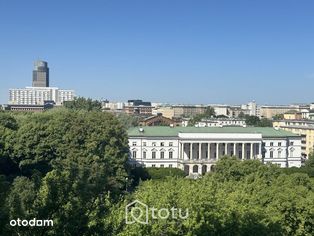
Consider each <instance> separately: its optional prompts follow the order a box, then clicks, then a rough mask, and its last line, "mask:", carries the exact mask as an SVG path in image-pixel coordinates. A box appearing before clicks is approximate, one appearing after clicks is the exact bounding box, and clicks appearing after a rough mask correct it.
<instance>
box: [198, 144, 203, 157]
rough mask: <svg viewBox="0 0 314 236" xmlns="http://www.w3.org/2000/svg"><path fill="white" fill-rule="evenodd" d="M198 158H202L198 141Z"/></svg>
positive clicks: (200, 145)
mask: <svg viewBox="0 0 314 236" xmlns="http://www.w3.org/2000/svg"><path fill="white" fill-rule="evenodd" d="M198 159H199V160H200V159H202V143H198Z"/></svg>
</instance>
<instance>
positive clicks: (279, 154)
mask: <svg viewBox="0 0 314 236" xmlns="http://www.w3.org/2000/svg"><path fill="white" fill-rule="evenodd" d="M278 158H281V151H280V150H278Z"/></svg>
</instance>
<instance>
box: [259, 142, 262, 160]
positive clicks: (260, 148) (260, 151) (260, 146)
mask: <svg viewBox="0 0 314 236" xmlns="http://www.w3.org/2000/svg"><path fill="white" fill-rule="evenodd" d="M258 147H259V150H258V155H259V157H260V159H262V143H259V144H258Z"/></svg>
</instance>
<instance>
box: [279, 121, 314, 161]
mask: <svg viewBox="0 0 314 236" xmlns="http://www.w3.org/2000/svg"><path fill="white" fill-rule="evenodd" d="M273 127H276V128H280V129H283V130H286V131H289V132H292V133H295V134H299V135H301V136H302V154H303V156H308V155H309V154H310V153H311V152H313V150H314V121H313V120H290V119H289V120H276V121H273Z"/></svg>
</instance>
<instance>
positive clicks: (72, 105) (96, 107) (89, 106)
mask: <svg viewBox="0 0 314 236" xmlns="http://www.w3.org/2000/svg"><path fill="white" fill-rule="evenodd" d="M64 107H66V108H68V109H72V110H85V111H101V109H102V105H101V102H100V101H97V100H92V99H91V98H87V99H86V98H83V97H78V98H74V100H73V101H66V102H64Z"/></svg>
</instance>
